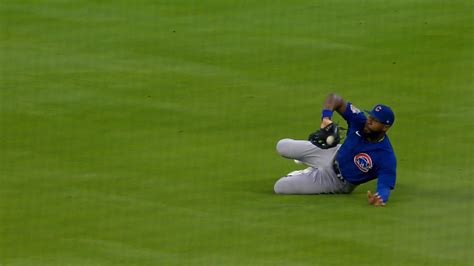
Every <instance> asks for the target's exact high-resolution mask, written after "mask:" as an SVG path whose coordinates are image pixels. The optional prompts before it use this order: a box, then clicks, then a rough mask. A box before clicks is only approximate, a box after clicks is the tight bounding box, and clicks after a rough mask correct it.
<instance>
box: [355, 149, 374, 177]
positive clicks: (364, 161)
mask: <svg viewBox="0 0 474 266" xmlns="http://www.w3.org/2000/svg"><path fill="white" fill-rule="evenodd" d="M354 163H355V165H356V166H357V168H359V170H361V171H362V172H364V173H367V172H368V171H369V170H370V169H372V158H370V156H369V155H368V154H367V153H358V154H357V155H356V156H354Z"/></svg>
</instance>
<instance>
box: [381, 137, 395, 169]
mask: <svg viewBox="0 0 474 266" xmlns="http://www.w3.org/2000/svg"><path fill="white" fill-rule="evenodd" d="M381 144H382V151H383V153H384V155H383V157H384V158H386V159H387V161H393V162H396V161H397V156H396V155H395V150H394V149H393V146H392V143H391V142H390V138H389V137H388V136H387V135H385V139H384V141H382V142H381Z"/></svg>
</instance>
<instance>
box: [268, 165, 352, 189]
mask: <svg viewBox="0 0 474 266" xmlns="http://www.w3.org/2000/svg"><path fill="white" fill-rule="evenodd" d="M355 187H356V186H355V185H352V184H350V183H347V182H346V181H343V180H340V179H339V178H338V177H337V176H336V174H335V173H334V171H333V170H332V169H329V168H324V169H323V168H320V169H318V168H313V167H309V168H307V169H305V170H301V171H294V172H291V173H289V174H288V175H287V176H285V177H282V178H280V179H279V180H278V181H277V182H276V183H275V186H274V190H275V193H277V194H324V193H351V192H352V191H353V190H354V189H355Z"/></svg>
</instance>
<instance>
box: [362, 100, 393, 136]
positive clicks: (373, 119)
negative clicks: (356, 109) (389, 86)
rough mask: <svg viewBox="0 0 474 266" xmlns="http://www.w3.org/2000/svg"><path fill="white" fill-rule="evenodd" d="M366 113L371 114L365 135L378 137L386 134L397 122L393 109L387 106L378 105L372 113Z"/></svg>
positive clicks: (365, 128) (366, 124)
mask: <svg viewBox="0 0 474 266" xmlns="http://www.w3.org/2000/svg"><path fill="white" fill-rule="evenodd" d="M366 112H367V113H368V114H369V115H368V118H367V122H366V123H365V126H364V133H366V134H369V135H378V134H381V133H385V132H387V130H388V129H389V128H390V127H391V126H392V125H393V122H395V114H394V113H393V111H392V108H390V107H388V106H386V105H383V104H377V105H376V106H375V107H374V108H373V109H372V111H367V110H366Z"/></svg>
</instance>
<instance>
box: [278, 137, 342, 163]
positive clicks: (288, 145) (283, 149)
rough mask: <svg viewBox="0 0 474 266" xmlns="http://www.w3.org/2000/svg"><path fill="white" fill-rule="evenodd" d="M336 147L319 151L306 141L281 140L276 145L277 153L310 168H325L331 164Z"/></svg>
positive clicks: (319, 149)
mask: <svg viewBox="0 0 474 266" xmlns="http://www.w3.org/2000/svg"><path fill="white" fill-rule="evenodd" d="M338 148H339V146H338V147H334V148H331V149H321V148H319V147H317V146H315V145H313V144H312V143H311V142H309V141H307V140H294V139H282V140H280V141H278V143H277V145H276V150H277V152H278V153H279V154H280V155H281V156H283V157H285V158H288V159H294V160H298V161H301V162H303V163H305V164H306V165H308V166H312V167H322V166H327V165H330V164H331V163H332V159H333V158H334V156H335V154H336V152H337V150H338Z"/></svg>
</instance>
